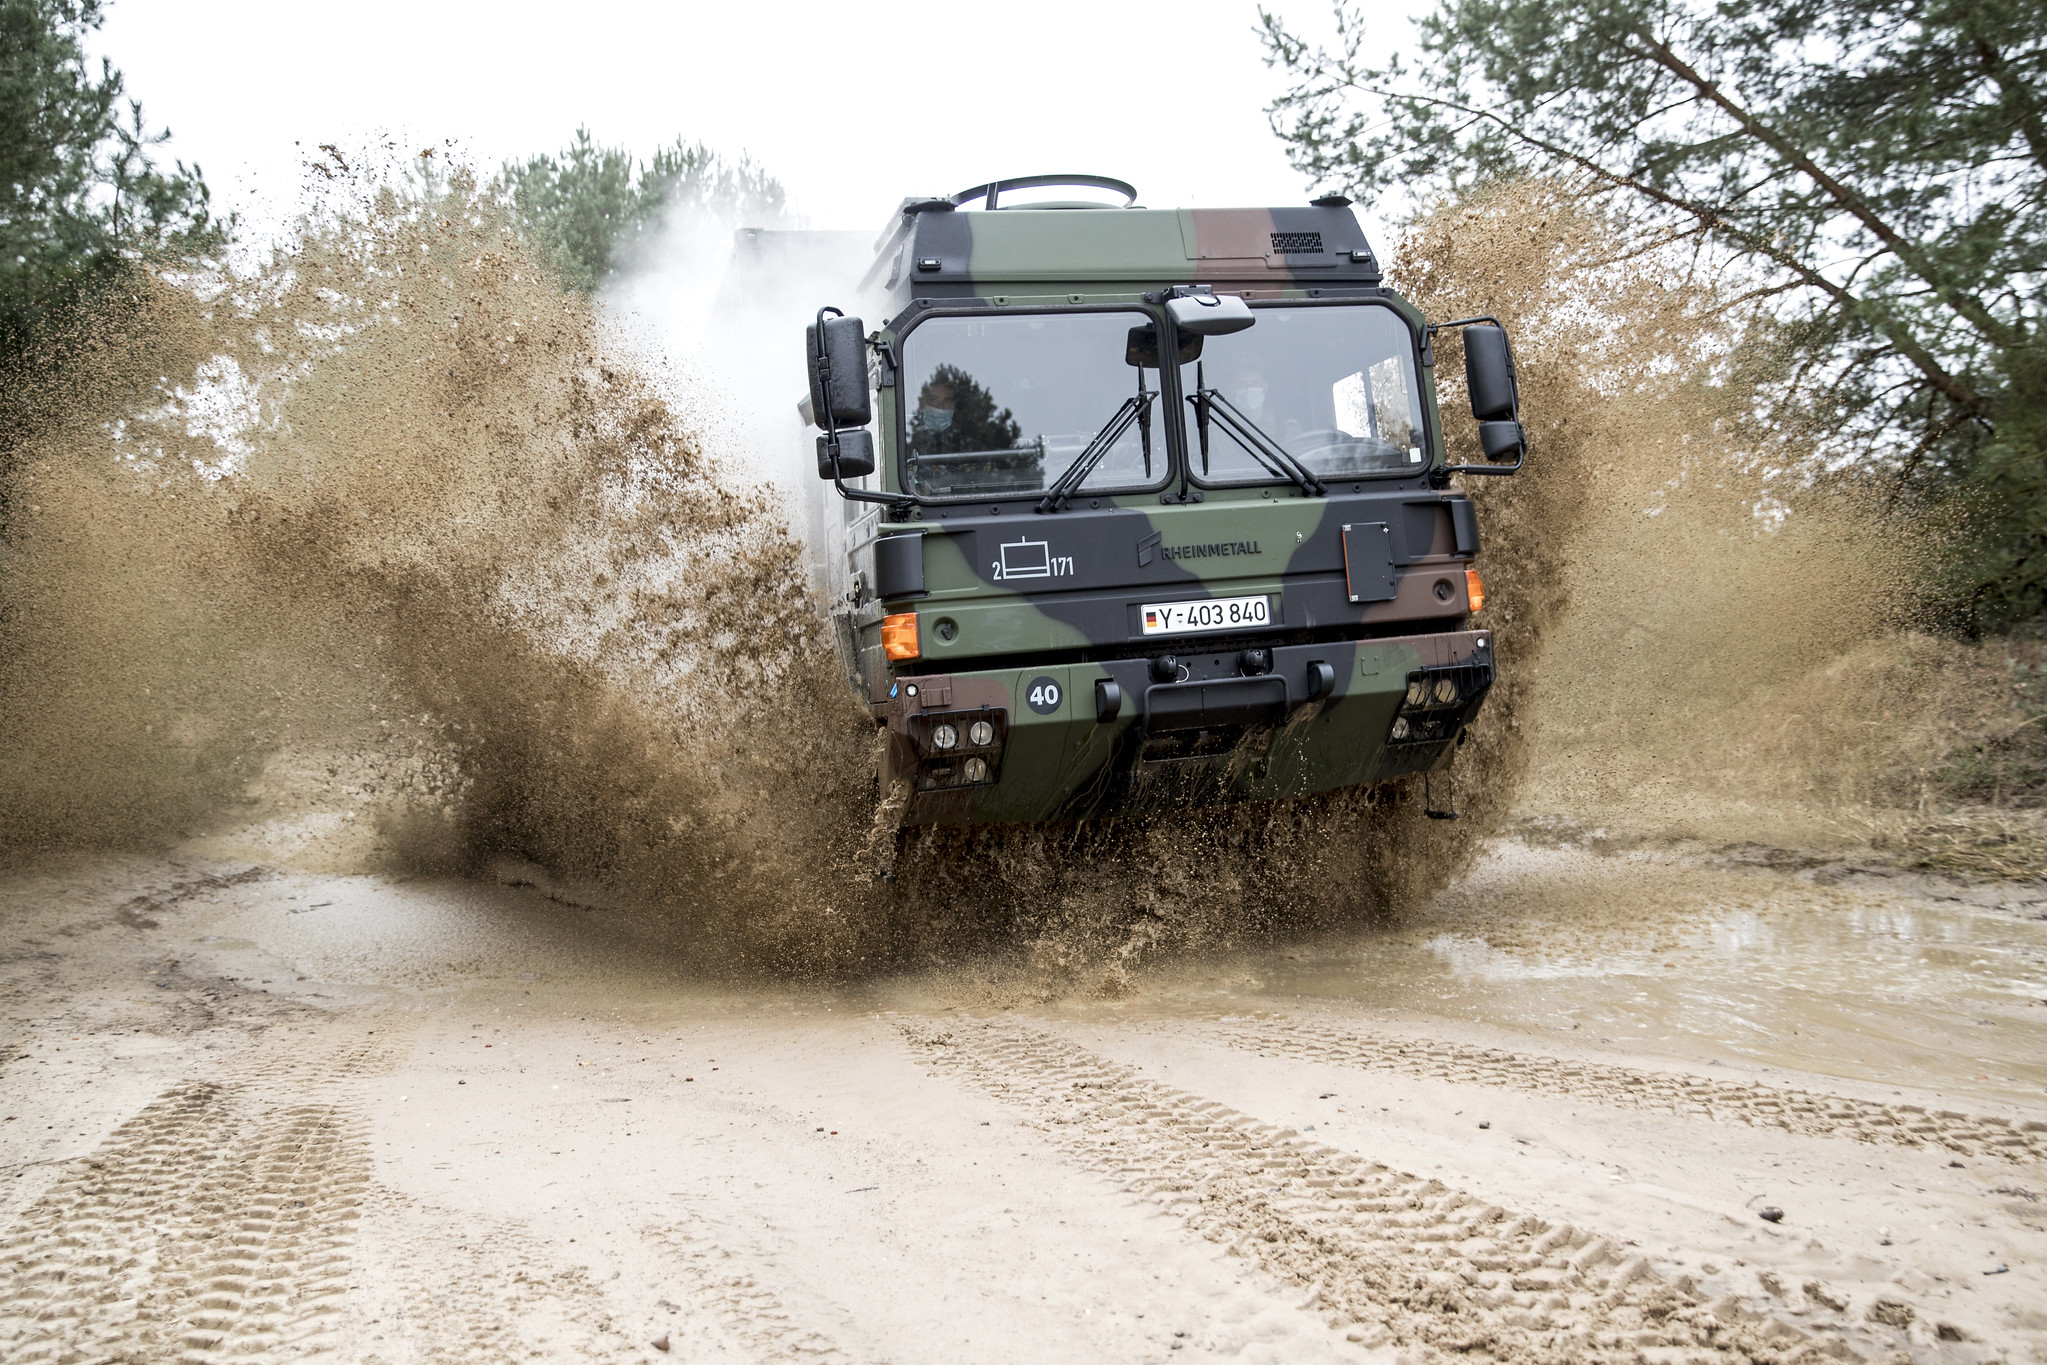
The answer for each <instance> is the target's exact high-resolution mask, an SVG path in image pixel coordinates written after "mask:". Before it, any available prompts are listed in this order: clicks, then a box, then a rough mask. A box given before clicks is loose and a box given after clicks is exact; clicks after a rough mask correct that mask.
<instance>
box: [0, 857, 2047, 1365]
mask: <svg viewBox="0 0 2047 1365" xmlns="http://www.w3.org/2000/svg"><path fill="white" fill-rule="evenodd" d="M520 880H525V879H524V878H520V877H517V876H508V877H506V878H504V879H501V882H500V883H499V884H493V883H485V882H455V881H431V880H409V881H408V880H400V879H394V878H388V877H371V876H334V875H316V874H309V873H303V872H296V871H292V870H290V869H288V868H282V867H270V866H263V865H257V864H250V863H246V862H235V861H230V860H225V859H219V858H214V859H207V858H201V857H197V856H191V857H180V858H177V859H175V860H172V859H150V858H140V857H113V856H102V857H92V858H86V857H79V858H73V859H68V860H62V861H52V862H46V863H44V864H41V865H39V866H36V867H32V868H28V869H25V870H23V869H18V870H16V871H14V872H11V873H8V874H6V876H5V877H4V879H0V925H4V926H5V929H4V934H5V938H4V941H0V961H4V969H0V1006H4V1008H0V1019H4V1025H0V1026H4V1035H0V1046H4V1051H0V1059H4V1068H0V1114H4V1121H0V1265H4V1267H5V1272H4V1279H0V1283H4V1288H0V1358H4V1359H6V1360H8V1361H20V1362H29V1361H160V1360H161V1361H170V1360H191V1361H213V1360H222V1361H225V1360H238V1361H246V1360H287V1359H289V1360H296V1359H301V1358H306V1357H314V1356H321V1355H325V1356H328V1357H330V1358H334V1359H340V1360H360V1361H378V1362H410V1361H444V1360H446V1361H467V1360H476V1361H502V1360H526V1359H532V1360H604V1361H654V1360H662V1359H685V1360H704V1361H725V1360H730V1361H809V1360H817V1361H846V1362H854V1361H860V1362H867V1361H877V1362H878V1361H890V1362H899V1363H900V1365H910V1363H911V1362H958V1361H1049V1360H1058V1361H1140V1360H1161V1361H1163V1360H1176V1361H1177V1360H1201V1359H1211V1358H1213V1359H1229V1360H1244V1361H1273V1362H1279V1361H1288V1362H1295V1361H1301V1362H1308V1361H1324V1360H1327V1361H1360V1360H1382V1361H1391V1360H1396V1359H1406V1360H1409V1361H1423V1360H1433V1359H1446V1360H1447V1359H1465V1360H1500V1361H1577V1360H1612V1361H1635V1360H1649V1361H1684V1360H1715V1361H1728V1360H1799V1359H1805V1360H1821V1359H1841V1360H1848V1359H1854V1358H1862V1359H1870V1360H1902V1359H1911V1360H1925V1361H1987V1360H2010V1361H2024V1360H2047V893H2043V892H2038V891H2019V890H2013V889H2010V888H2004V889H1996V890H1992V889H1980V888H1979V889H1970V888H1964V887H1958V886H1952V885H1944V884H1939V883H1933V882H1926V881H1917V880H1913V879H1909V878H1904V877H1897V876H1884V875H1880V874H1877V873H1874V872H1858V871H1855V870H1853V869H1845V868H1842V867H1839V866H1831V865H1820V866H1813V867H1801V866H1798V865H1795V864H1785V863H1784V862H1783V860H1781V859H1780V860H1772V859H1769V858H1760V857H1759V858H1754V859H1743V858H1741V857H1739V856H1728V855H1725V854H1722V855H1708V854H1706V853H1703V852H1701V851H1685V850H1663V851H1660V852H1656V853H1653V854H1650V853H1643V852H1634V853H1611V852H1608V853H1597V852H1593V851H1588V850H1585V849H1574V848H1570V847H1533V846H1529V845H1526V844H1522V843H1503V844H1500V845H1498V846H1497V847H1496V848H1495V849H1494V851H1493V852H1492V854H1491V855H1489V856H1488V858H1487V859H1486V860H1485V861H1484V862H1483V863H1482V864H1481V866H1480V867H1479V868H1478V869H1477V871H1476V872H1475V873H1474V874H1473V875H1472V876H1471V877H1470V878H1468V879H1467V880H1466V881H1464V882H1463V883H1461V884H1460V885H1458V886H1457V887H1455V888H1453V889H1452V890H1451V891H1449V892H1448V893H1446V894H1445V895H1443V896H1442V897H1441V898H1440V899H1439V901H1438V903H1437V904H1436V905H1435V906H1434V907H1433V908H1432V909H1431V910H1430V911H1429V912H1428V913H1427V914H1424V915H1419V916H1416V917H1414V918H1412V919H1410V920H1406V921H1403V922H1400V923H1397V924H1384V925H1375V926H1369V927H1365V928H1359V929H1354V930H1350V931H1346V932H1344V933H1340V934H1329V935H1324V936H1320V937H1316V938H1313V939H1296V940H1292V941H1288V942H1285V943H1278V944H1273V943H1267V944H1262V945H1252V946H1246V947H1242V948H1240V949H1239V950H1237V951H1234V952H1232V953H1230V954H1228V955H1224V956H1217V957H1213V958H1208V959H1204V960H1201V961H1193V962H1184V963H1180V964H1178V965H1176V966H1173V967H1171V968H1164V967H1161V968H1158V969H1156V970H1154V971H1152V972H1151V973H1150V974H1149V975H1147V976H1146V977H1145V978H1144V979H1143V980H1142V982H1141V984H1140V985H1139V987H1138V988H1137V989H1136V990H1135V991H1133V992H1131V993H1129V994H1126V995H1125V996H1123V997H1122V998H1119V999H1115V1000H1081V1001H1075V1000H1062V999H1055V998H1047V997H1044V996H1040V995H1034V994H1033V992H1032V989H1031V987H1030V983H1029V982H1027V981H1022V980H1016V981H1012V980H1009V979H1008V978H1006V977H1005V976H1003V975H1002V974H1001V973H999V972H994V971H983V970H978V969H976V970H969V969H966V968H961V969H958V970H956V971H951V972H939V973H931V974H926V975H922V976H917V977H914V978H899V979H891V980H889V981H886V982H872V983H866V984H864V985H862V986H860V987H858V988H832V989H815V988H764V987H760V986H749V987H745V988H740V987H736V986H733V985H731V984H729V983H725V984H721V983H718V982H713V981H706V980H703V979H700V978H698V977H696V976H694V975H693V974H692V971H691V969H690V966H689V963H688V961H687V958H686V955H684V954H681V953H679V952H678V951H677V950H676V949H675V948H674V946H673V945H672V944H670V943H668V942H666V941H664V939H663V938H662V937H661V935H660V934H659V933H657V932H655V931H652V930H650V929H648V928H646V927H645V926H642V925H637V924H635V923H634V922H633V921H632V920H630V919H629V918H628V917H625V916H623V915H620V914H617V913H614V912H612V911H608V910H605V909H603V908H599V907H594V906H590V905H579V904H574V903H569V902H567V901H565V900H563V899H557V898H555V897H553V896H551V895H550V894H549V892H548V890H547V889H546V888H545V887H543V886H535V885H524V886H519V885H506V884H502V882H503V881H520ZM1766 1210H1781V1213H1782V1217H1781V1219H1780V1220H1778V1221H1766V1220H1765V1216H1764V1214H1765V1211H1766Z"/></svg>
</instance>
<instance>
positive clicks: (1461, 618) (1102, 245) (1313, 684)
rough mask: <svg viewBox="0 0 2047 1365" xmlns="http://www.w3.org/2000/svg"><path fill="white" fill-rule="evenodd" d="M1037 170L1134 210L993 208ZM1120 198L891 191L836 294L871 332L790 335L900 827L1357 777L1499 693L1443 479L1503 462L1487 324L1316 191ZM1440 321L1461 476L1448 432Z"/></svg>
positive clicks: (828, 313)
mask: <svg viewBox="0 0 2047 1365" xmlns="http://www.w3.org/2000/svg"><path fill="white" fill-rule="evenodd" d="M1053 185H1078V186H1084V187H1086V188H1087V189H1089V190H1091V191H1095V192H1100V191H1104V190H1106V191H1108V192H1110V193H1112V194H1120V195H1122V196H1123V197H1124V198H1125V200H1126V202H1125V204H1124V206H1122V207H1116V206H1113V205H1101V204H1097V203H1095V202H1092V201H1082V202H1075V201H1057V202H1052V203H1045V202H1037V203H1033V204H1030V205H1028V206H1022V205H1019V206H1015V207H1011V206H1007V205H1005V204H1004V203H1003V197H1004V196H1005V195H1009V196H1012V197H1014V196H1015V195H1016V194H1017V193H1018V192H1019V191H1021V190H1024V189H1043V188H1044V187H1046V186H1053ZM1135 199H1136V195H1135V191H1134V190H1131V189H1130V187H1129V186H1127V185H1125V184H1122V183H1121V182H1119V181H1115V180H1111V179H1108V178H1106V177H1094V176H1051V177H1028V178H1024V179H1020V180H1009V181H998V182H994V183H992V184H988V185H983V186H976V187H973V188H971V189H969V190H966V191H962V192H961V193H960V194H956V195H952V196H949V197H946V198H926V199H910V200H905V201H904V202H903V204H902V206H901V209H900V211H899V213H898V214H897V215H896V217H895V218H894V219H893V220H892V221H891V223H890V224H889V226H888V228H887V229H886V230H885V231H884V233H883V234H882V236H881V237H880V239H879V240H878V242H877V243H876V247H875V255H874V258H873V262H872V264H871V266H870V268H869V270H868V273H867V276H866V278H865V280H864V281H863V282H862V283H861V285H860V287H859V289H858V291H857V294H856V298H857V300H858V302H859V304H860V306H862V307H864V308H866V309H870V310H872V311H873V314H874V315H875V316H878V317H880V318H882V319H883V320H882V321H881V323H880V325H879V326H878V327H875V328H874V329H872V330H871V331H870V330H867V327H866V324H865V323H864V322H863V321H861V320H860V319H859V318H857V317H850V316H846V315H844V314H841V313H840V312H839V310H838V309H837V308H835V307H834V308H827V309H823V310H820V312H819V313H818V315H817V320H816V322H815V323H814V324H813V325H812V326H811V328H810V329H809V334H808V336H807V338H806V353H805V358H806V364H807V366H808V370H809V375H810V380H811V383H810V393H809V396H808V398H807V400H806V402H805V404H804V415H805V417H806V419H808V420H811V421H813V422H814V423H815V424H816V425H817V426H818V427H819V428H820V431H819V434H818V436H817V437H816V447H817V462H818V473H819V475H820V478H821V479H822V480H823V481H824V482H823V483H822V484H821V485H820V489H821V491H822V492H824V493H825V494H826V496H827V497H828V498H829V499H830V500H831V502H832V503H833V504H835V506H830V507H828V508H827V509H826V512H825V517H824V524H825V528H826V535H825V537H824V545H823V551H824V555H825V560H826V562H825V564H824V565H823V569H824V573H825V577H826V583H827V589H828V591H829V593H830V594H831V598H832V600H831V611H832V615H833V621H834V625H835V627H836V633H837V637H838V640H839V644H840V650H841V653H842V656H843V658H844V661H845V664H846V673H847V679H848V683H849V685H850V686H852V687H853V688H854V689H855V690H856V692H857V693H858V694H859V697H860V700H861V701H862V703H863V704H864V705H865V706H866V707H867V709H868V711H869V713H870V714H871V715H872V716H873V717H874V720H875V722H876V724H877V725H878V726H879V727H880V728H881V729H882V730H884V731H885V732H886V742H885V744H883V745H882V746H881V752H882V758H881V765H882V771H881V774H880V777H881V783H882V791H883V794H884V799H885V802H886V803H887V804H889V805H890V806H891V807H892V808H893V809H894V810H896V811H897V812H899V817H900V820H901V822H902V823H904V824H924V823H983V822H1017V821H1024V822H1028V821H1045V820H1054V819H1063V818H1077V817H1085V816H1089V815H1095V814H1101V813H1104V812H1109V811H1116V810H1127V809H1142V808H1144V807H1146V806H1153V805H1170V806H1185V805H1189V804H1202V803H1214V802H1236V801H1258V800H1272V799H1278V798H1284V797H1290V796H1299V795H1303V794H1307V793H1311V792H1319V791H1327V790H1331V789H1335V788H1342V787H1354V786H1363V785H1368V784H1372V783H1380V782H1385V781H1388V780H1390V779H1393V778H1397V777H1400V776H1403V775H1406V774H1410V773H1416V772H1423V771H1430V770H1435V769H1439V768H1441V767H1442V766H1444V765H1446V764H1447V763H1449V761H1450V759H1451V756H1452V754H1453V753H1454V751H1455V749H1456V746H1457V744H1458V743H1459V741H1460V739H1461V736H1462V734H1463V732H1464V729H1465V727H1466V726H1467V725H1468V724H1469V723H1470V722H1471V720H1472V718H1473V717H1474V715H1475V714H1476V713H1477V711H1478V708H1479V707H1480V705H1481V704H1482V703H1483V701H1484V698H1485V695H1486V692H1487V689H1488V688H1489V687H1490V686H1491V684H1492V680H1493V676H1494V662H1493V658H1492V640H1491V636H1490V633H1489V632H1488V631H1487V630H1486V629H1485V628H1484V627H1483V626H1480V625H1478V624H1476V622H1475V621H1474V616H1475V614H1476V613H1478V612H1479V611H1480V609H1481V608H1482V607H1483V606H1484V587H1483V583H1482V580H1481V578H1480V576H1479V573H1478V570H1477V569H1476V567H1475V561H1476V559H1477V557H1478V554H1479V521H1478V516H1477V513H1476V511H1475V509H1474V507H1473V504H1472V502H1471V501H1470V499H1469V498H1467V497H1466V496H1465V494H1464V493H1463V491H1462V490H1461V489H1460V488H1459V487H1457V486H1456V484H1455V483H1454V482H1453V477H1454V476H1455V475H1458V474H1500V473H1511V472H1512V471H1513V470H1515V469H1518V468H1519V467H1520V464H1521V461H1522V458H1523V457H1524V454H1525V440H1524V438H1523V435H1522V429H1521V426H1520V423H1519V415H1518V411H1517V409H1516V400H1515V397H1514V391H1513V372H1512V359H1511V354H1510V352H1509V350H1508V346H1507V341H1506V336H1505V333H1504V331H1502V330H1501V329H1500V327H1499V326H1498V324H1497V323H1496V322H1495V321H1494V320H1493V319H1490V318H1486V319H1459V320H1456V321H1454V322H1450V323H1441V324H1436V325H1434V326H1432V325H1431V324H1429V323H1428V322H1427V320H1425V319H1424V318H1423V317H1422V316H1421V315H1420V313H1419V312H1418V311H1417V310H1416V309H1415V308H1414V307H1413V306H1412V305H1410V304H1409V303H1408V302H1407V301H1406V300H1404V299H1402V298H1401V297H1400V296H1399V295H1398V294H1397V293H1395V292H1394V291H1393V290H1391V289H1389V288H1387V287H1386V286H1385V284H1384V283H1383V279H1382V273H1381V270H1380V265H1379V262H1378V259H1377V257H1376V256H1375V255H1374V253H1373V250H1372V247H1371V245H1370V244H1369V243H1368V242H1367V241H1366V240H1365V236H1364V233H1363V231H1362V230H1361V228H1360V227H1359V225H1358V222H1357V220H1356V217H1355V216H1354V215H1353V213H1352V212H1351V210H1350V207H1349V205H1348V202H1347V201H1344V200H1342V199H1340V198H1336V197H1330V198H1324V199H1319V200H1317V201H1316V202H1315V203H1313V204H1311V205H1304V206H1302V207H1299V208H1253V209H1191V210H1190V209H1179V210H1173V209H1164V210H1161V209H1147V208H1142V207H1138V206H1136V204H1135ZM976 205H978V207H975V206H976ZM1445 327H1454V328H1459V329H1463V332H1464V340H1465V347H1464V351H1465V363H1466V379H1467V385H1468V388H1469V390H1470V393H1471V396H1472V403H1473V410H1474V415H1475V416H1476V417H1477V418H1478V419H1479V425H1478V431H1479V444H1480V447H1481V451H1482V454H1483V462H1482V463H1478V464H1456V463H1454V462H1453V461H1452V460H1451V459H1450V457H1449V455H1448V453H1447V452H1446V450H1445V448H1444V437H1443V431H1442V422H1441V420H1440V415H1439V413H1438V411H1437V406H1436V387H1435V339H1436V337H1437V336H1438V335H1439V333H1440V332H1441V330H1442V329H1443V328H1445Z"/></svg>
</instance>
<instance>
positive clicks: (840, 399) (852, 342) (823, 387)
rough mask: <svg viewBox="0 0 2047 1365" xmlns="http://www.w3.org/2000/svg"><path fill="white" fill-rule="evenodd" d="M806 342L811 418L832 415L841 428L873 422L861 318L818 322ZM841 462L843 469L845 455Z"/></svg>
mask: <svg viewBox="0 0 2047 1365" xmlns="http://www.w3.org/2000/svg"><path fill="white" fill-rule="evenodd" d="M803 340H804V361H805V366H806V368H807V369H808V370H809V373H810V414H809V415H810V416H811V418H812V419H813V420H818V421H821V420H822V419H823V417H824V416H825V414H826V413H830V414H831V419H832V425H834V426H841V427H864V426H866V425H867V424H868V423H869V422H871V421H873V420H874V409H873V407H872V405H871V404H870V403H869V401H868V395H867V328H866V325H865V324H864V323H862V322H861V321H860V319H859V318H849V317H831V318H819V319H818V320H817V321H816V322H814V323H812V324H811V325H810V326H809V327H806V328H805V329H804V336H803ZM869 458H870V460H871V459H872V456H871V455H870V456H869ZM839 460H840V468H842V469H844V468H845V453H844V452H843V451H841V452H840V456H839ZM870 467H871V466H870ZM847 472H848V473H851V471H850V470H848V471H847Z"/></svg>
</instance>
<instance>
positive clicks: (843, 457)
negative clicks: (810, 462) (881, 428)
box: [817, 431, 874, 480]
mask: <svg viewBox="0 0 2047 1365" xmlns="http://www.w3.org/2000/svg"><path fill="white" fill-rule="evenodd" d="M838 444H839V477H840V478H842V479H864V478H866V477H867V476H868V475H869V474H872V473H873V472H874V433H873V432H869V431H842V432H840V433H839V435H838ZM817 476H818V477H819V478H820V479H826V480H829V479H830V478H831V477H832V438H831V437H829V436H820V437H818V438H817Z"/></svg>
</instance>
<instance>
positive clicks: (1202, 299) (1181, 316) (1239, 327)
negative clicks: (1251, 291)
mask: <svg viewBox="0 0 2047 1365" xmlns="http://www.w3.org/2000/svg"><path fill="white" fill-rule="evenodd" d="M1166 315H1167V316H1168V317H1170V318H1172V320H1173V325H1174V326H1175V327H1177V328H1179V329H1180V330H1181V331H1183V332H1191V333H1192V334H1194V335H1195V336H1198V337H1226V336H1228V335H1229V334H1230V333H1232V332H1241V331H1243V330H1244V329H1245V328H1246V327H1249V326H1250V325H1251V324H1253V323H1254V322H1256V321H1258V316H1257V314H1255V313H1253V312H1252V311H1251V305H1250V304H1248V303H1245V302H1244V301H1243V300H1242V299H1240V298H1238V297H1237V296H1236V295H1235V294H1182V295H1181V296H1180V297H1179V298H1177V299H1167V300H1166Z"/></svg>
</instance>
